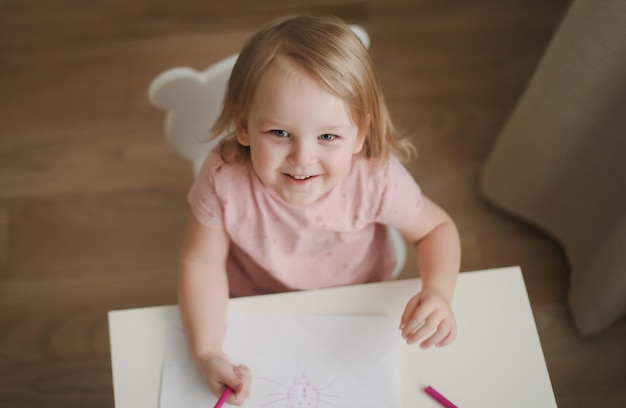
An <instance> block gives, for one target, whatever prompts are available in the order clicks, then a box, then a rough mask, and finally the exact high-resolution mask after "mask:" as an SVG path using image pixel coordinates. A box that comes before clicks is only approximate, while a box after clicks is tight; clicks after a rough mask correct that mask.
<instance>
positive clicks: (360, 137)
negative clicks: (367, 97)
mask: <svg viewBox="0 0 626 408" xmlns="http://www.w3.org/2000/svg"><path fill="white" fill-rule="evenodd" d="M371 123H372V118H371V116H370V115H369V114H368V115H367V117H366V118H365V124H364V125H363V126H361V127H360V128H359V133H358V134H357V135H356V144H355V145H354V151H353V152H352V154H357V153H360V152H361V150H363V146H364V145H365V140H366V139H367V134H368V133H369V131H370V124H371Z"/></svg>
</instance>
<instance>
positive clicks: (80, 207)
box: [0, 0, 626, 408]
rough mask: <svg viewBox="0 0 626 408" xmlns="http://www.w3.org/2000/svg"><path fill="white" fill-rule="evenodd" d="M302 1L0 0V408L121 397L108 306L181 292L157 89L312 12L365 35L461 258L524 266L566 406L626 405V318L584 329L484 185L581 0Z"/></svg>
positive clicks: (187, 175) (174, 191)
mask: <svg viewBox="0 0 626 408" xmlns="http://www.w3.org/2000/svg"><path fill="white" fill-rule="evenodd" d="M293 3H294V2H290V1H283V0H269V1H265V2H257V1H253V0H236V1H230V2H218V1H214V2H210V1H200V0H181V1H178V2H166V1H163V0H157V1H153V2H148V1H145V2H141V1H140V2H126V1H122V0H100V1H95V2H75V1H71V0H48V1H43V0H0V95H1V96H0V406H2V407H15V408H26V407H46V408H54V407H63V408H67V407H112V406H113V388H112V379H111V365H110V354H109V342H108V327H107V320H106V313H107V311H109V310H112V309H122V308H130V307H141V306H153V305H163V304H172V303H175V301H176V298H175V276H174V274H175V266H176V262H177V253H178V245H179V242H180V238H181V234H182V228H183V222H184V219H185V217H186V214H187V205H186V202H185V194H186V191H187V189H188V188H189V185H190V183H191V180H192V174H191V168H190V166H189V165H188V164H187V163H185V162H184V161H183V160H182V159H180V158H178V157H177V156H176V155H175V154H174V153H173V152H172V151H171V150H170V149H169V148H168V146H167V144H166V142H165V140H164V138H163V130H162V129H163V127H162V126H163V113H162V112H161V111H158V110H157V109H155V108H153V107H152V106H150V104H149V102H148V100H147V97H146V91H147V88H148V85H149V83H150V81H151V80H152V79H153V78H154V77H155V76H156V75H158V74H159V73H160V72H162V71H163V70H165V69H168V68H171V67H173V66H179V65H186V66H191V67H194V68H196V69H203V68H205V67H206V66H207V65H209V64H211V63H212V62H215V61H217V60H219V59H221V58H223V57H225V56H227V55H230V54H231V53H235V52H237V51H238V50H239V48H240V47H241V45H242V44H243V42H244V40H245V39H246V38H247V36H248V35H250V34H251V33H252V32H253V31H254V30H255V29H256V28H257V27H259V26H260V25H261V24H262V23H263V22H265V21H267V20H268V19H269V18H272V17H275V16H278V15H282V14H285V13H293V12H302V11H308V12H311V13H320V14H323V13H333V14H337V15H339V16H341V17H343V18H345V19H346V20H347V21H349V22H351V23H357V24H361V25H362V26H363V27H364V28H365V29H366V30H367V31H368V32H369V34H370V36H371V40H372V44H371V54H372V56H373V58H374V60H375V63H376V64H377V67H378V70H379V75H380V79H381V82H382V84H383V87H384V90H385V92H386V96H387V100H388V103H389V106H390V109H391V111H392V114H393V116H394V118H395V120H396V122H397V124H398V125H399V127H400V128H401V129H403V130H404V131H406V132H407V133H408V134H411V135H412V137H413V138H414V141H415V144H416V146H417V147H418V149H419V157H418V159H417V160H416V161H415V162H414V163H413V164H412V165H411V166H410V170H411V172H412V173H413V174H414V176H415V178H416V179H417V180H418V181H419V183H420V185H421V186H422V188H423V190H424V192H425V193H426V194H427V195H429V196H431V197H432V198H433V199H434V200H435V201H437V202H439V203H440V204H441V205H442V206H443V207H445V208H446V209H448V211H449V212H450V213H451V215H452V216H453V217H454V219H455V220H456V222H457V223H458V226H459V228H460V232H461V236H462V243H463V253H464V255H463V264H462V270H463V271H471V270H476V269H484V268H491V267H499V266H509V265H521V267H522V270H523V273H524V278H525V281H526V284H527V287H528V293H529V297H530V300H531V304H532V308H533V313H534V315H535V319H536V321H537V326H538V330H539V334H540V338H541V342H542V346H543V349H544V353H545V357H546V361H547V365H548V369H549V372H550V376H551V379H552V383H553V387H554V391H555V394H556V398H557V402H558V404H559V407H565V408H592V407H600V406H601V407H615V408H617V407H624V406H626V387H625V385H626V322H625V321H621V322H619V323H618V324H616V325H614V326H613V327H611V328H610V329H609V330H607V331H606V332H605V333H603V334H601V335H598V336H595V337H592V338H582V337H580V336H579V335H578V334H577V333H576V331H575V329H574V327H573V325H572V322H571V320H570V316H569V314H568V310H567V307H566V304H565V299H566V293H567V283H568V266H567V262H566V259H565V257H564V255H563V252H562V250H561V249H560V247H559V246H558V244H557V243H556V242H554V241H553V240H552V239H551V238H550V237H549V236H547V235H545V234H544V233H542V232H541V231H537V230H535V229H533V228H531V227H529V226H527V225H525V224H522V223H520V222H518V221H517V220H515V219H513V218H511V217H509V216H507V215H505V214H502V213H500V212H498V211H497V210H496V209H494V208H492V207H490V206H489V205H488V204H487V203H485V202H484V201H483V199H482V198H481V197H480V196H479V194H478V191H477V185H478V178H479V175H480V170H481V166H482V163H483V162H484V160H485V158H486V157H487V155H488V153H489V150H490V148H491V145H492V142H493V141H494V139H495V138H496V136H497V134H498V131H499V130H500V128H501V127H502V125H503V124H504V122H505V120H506V118H507V115H508V114H509V113H510V112H511V110H512V109H513V107H514V106H515V103H516V101H517V99H518V97H519V96H520V94H521V92H522V91H523V89H524V86H525V84H526V83H527V81H528V79H529V78H530V76H531V75H532V72H533V70H534V68H535V66H536V64H537V62H538V61H539V59H540V58H541V55H542V53H543V51H544V50H545V48H546V46H547V44H548V42H549V40H550V37H551V35H552V34H553V32H554V30H555V29H556V27H557V26H558V24H559V22H560V20H561V18H562V17H563V15H564V13H565V12H566V10H567V7H568V5H569V2H568V1H565V0H479V1H452V0H414V1H409V0H388V1H383V0H378V1H350V0H343V1H342V0H326V1H313V0H308V1H307V0H302V1H300V2H297V5H296V6H294V5H293ZM242 10H243V11H242ZM413 276H416V269H415V265H414V263H413V262H411V261H409V262H408V263H407V266H406V267H405V270H404V272H403V274H402V277H413ZM494 307H497V305H494ZM503 375H506V373H503ZM528 392H532V390H528ZM529 408H530V407H529ZM533 408H534V407H533Z"/></svg>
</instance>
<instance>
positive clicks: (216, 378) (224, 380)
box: [198, 353, 252, 405]
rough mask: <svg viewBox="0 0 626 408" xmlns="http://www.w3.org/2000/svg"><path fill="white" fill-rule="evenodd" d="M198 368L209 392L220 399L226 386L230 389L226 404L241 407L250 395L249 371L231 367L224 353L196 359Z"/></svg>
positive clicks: (240, 367)
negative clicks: (230, 392)
mask: <svg viewBox="0 0 626 408" xmlns="http://www.w3.org/2000/svg"><path fill="white" fill-rule="evenodd" d="M198 367H199V368H200V372H201V373H202V377H203V378H204V382H205V383H206V384H207V386H208V387H209V389H210V390H211V392H212V393H213V394H214V395H215V396H216V397H218V398H219V397H220V395H222V392H223V391H224V388H225V387H226V386H228V387H230V388H232V390H233V393H232V394H231V395H230V397H229V398H228V400H226V402H227V403H229V404H231V405H241V404H243V402H244V400H245V399H246V398H247V397H248V396H249V395H250V381H251V377H252V376H251V373H250V369H249V368H248V367H246V366H245V365H238V366H235V365H232V364H231V363H230V362H229V361H228V357H226V355H225V354H224V353H210V354H207V355H205V356H202V357H200V358H199V359H198Z"/></svg>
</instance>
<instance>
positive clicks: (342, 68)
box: [210, 16, 413, 163]
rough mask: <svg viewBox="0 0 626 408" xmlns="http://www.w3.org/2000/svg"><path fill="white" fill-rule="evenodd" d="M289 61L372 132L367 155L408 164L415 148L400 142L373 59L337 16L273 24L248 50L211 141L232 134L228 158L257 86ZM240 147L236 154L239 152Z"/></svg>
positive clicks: (243, 53)
mask: <svg viewBox="0 0 626 408" xmlns="http://www.w3.org/2000/svg"><path fill="white" fill-rule="evenodd" d="M279 59H280V60H281V61H283V60H284V61H287V62H289V63H292V64H295V65H296V66H297V67H298V68H300V69H302V70H304V71H305V72H306V73H308V74H309V75H311V76H312V77H313V78H315V79H317V80H318V81H319V82H320V83H321V84H323V85H324V86H326V87H327V88H328V89H329V90H330V91H331V92H332V93H334V94H335V95H337V96H338V97H339V98H341V99H342V100H343V101H344V102H345V103H346V105H347V106H348V107H349V109H350V111H351V112H352V116H353V117H352V120H353V121H354V123H355V124H356V125H357V126H358V127H359V129H363V128H365V127H368V128H367V131H366V138H365V143H364V146H363V149H362V151H361V153H360V154H361V155H363V156H365V157H368V158H372V159H379V160H380V161H381V162H383V163H384V162H386V160H387V158H388V156H389V154H393V155H395V156H396V157H398V158H399V159H400V160H403V161H406V160H408V159H409V158H410V157H411V154H412V153H413V147H412V146H411V144H410V143H409V142H408V140H406V139H397V136H396V134H397V132H396V130H395V128H394V126H393V123H392V121H391V118H390V117H389V113H388V111H387V106H386V104H385V101H384V98H383V95H382V91H381V87H380V84H379V82H378V78H377V76H376V71H375V69H374V65H373V63H372V60H371V58H370V55H369V53H368V51H367V49H366V48H365V46H364V45H363V44H362V43H361V41H360V40H359V38H358V37H357V36H356V34H354V32H353V31H352V30H351V29H350V26H348V25H347V24H346V23H345V22H343V21H342V20H341V19H339V18H336V17H318V16H290V17H283V18H279V19H276V20H273V21H271V22H270V23H268V24H267V25H265V26H264V27H262V28H261V29H260V30H259V31H258V32H257V33H256V34H254V35H253V36H252V37H251V38H250V39H249V40H248V41H247V42H246V44H245V45H244V47H243V49H242V51H241V53H240V54H239V57H238V58H237V62H236V63H235V66H234V67H233V71H232V73H231V75H230V79H229V80H228V86H227V89H226V95H225V97H224V104H223V107H222V112H221V114H220V116H219V117H218V118H217V120H216V122H215V124H214V125H213V127H212V129H211V135H210V137H211V138H216V137H218V136H219V135H221V134H224V133H226V136H225V138H224V140H223V141H222V143H221V153H222V156H223V157H224V156H232V153H233V152H234V151H236V150H239V151H243V152H244V153H249V150H248V149H249V147H245V146H242V145H240V144H239V143H237V140H236V137H235V129H236V127H237V126H238V125H239V124H240V123H242V121H244V120H245V118H246V116H247V115H248V112H249V109H250V105H251V103H252V100H253V97H254V93H255V91H256V87H257V85H258V83H259V81H260V79H261V76H262V75H263V74H264V72H265V70H266V69H267V68H268V66H269V65H270V64H272V63H274V62H275V61H276V60H279ZM235 147H236V149H235Z"/></svg>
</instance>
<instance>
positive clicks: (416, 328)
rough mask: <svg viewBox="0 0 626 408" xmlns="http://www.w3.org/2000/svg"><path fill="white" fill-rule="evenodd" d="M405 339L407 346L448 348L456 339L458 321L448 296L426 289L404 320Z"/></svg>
mask: <svg viewBox="0 0 626 408" xmlns="http://www.w3.org/2000/svg"><path fill="white" fill-rule="evenodd" d="M400 330H402V337H403V338H404V339H406V342H407V344H413V343H416V342H418V341H421V340H423V341H422V342H421V343H420V347H421V348H424V349H425V348H428V347H430V346H432V345H436V346H437V347H441V346H445V345H446V344H449V343H450V342H452V340H454V338H455V337H456V319H455V318H454V313H453V312H452V308H451V307H450V304H449V303H448V301H447V300H446V298H445V296H444V295H443V294H442V293H440V292H439V291H437V290H436V289H425V290H422V291H421V292H420V293H418V294H417V295H415V296H413V297H412V298H411V299H410V300H409V302H408V303H407V305H406V308H405V309H404V313H403V314H402V319H401V320H400Z"/></svg>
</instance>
